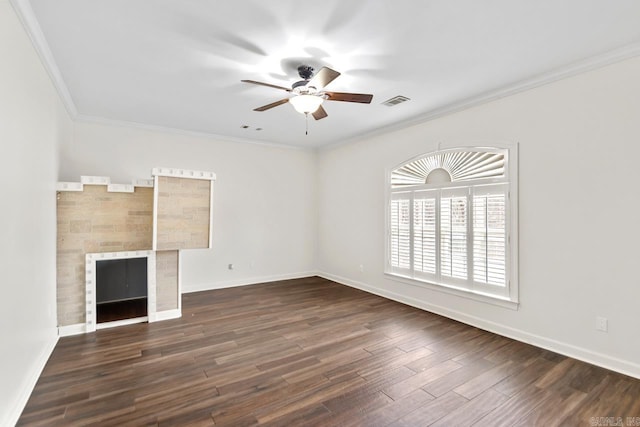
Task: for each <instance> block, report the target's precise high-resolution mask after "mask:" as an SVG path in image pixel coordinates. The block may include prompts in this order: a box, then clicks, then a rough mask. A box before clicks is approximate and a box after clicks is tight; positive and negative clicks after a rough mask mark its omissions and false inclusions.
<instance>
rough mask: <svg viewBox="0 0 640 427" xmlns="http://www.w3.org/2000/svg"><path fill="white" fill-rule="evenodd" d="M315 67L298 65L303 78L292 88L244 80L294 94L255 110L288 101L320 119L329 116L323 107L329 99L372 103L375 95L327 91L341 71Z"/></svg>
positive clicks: (299, 73)
mask: <svg viewBox="0 0 640 427" xmlns="http://www.w3.org/2000/svg"><path fill="white" fill-rule="evenodd" d="M313 72H314V68H313V67H311V66H309V65H301V66H299V67H298V75H300V78H301V79H302V80H300V81H297V82H295V83H294V84H293V85H292V86H291V89H289V88H286V87H283V86H278V85H273V84H271V83H262V82H257V81H255V80H242V82H244V83H252V84H255V85H261V86H267V87H272V88H275V89H282V90H285V91H287V92H290V93H292V94H293V96H291V97H289V98H284V99H281V100H280V101H276V102H272V103H271V104H267V105H263V106H262V107H258V108H255V109H254V110H253V111H266V110H269V109H271V108H273V107H277V106H278V105H282V104H286V103H287V102H288V103H290V104H291V105H293V108H295V109H296V111H298V112H300V113H302V114H304V115H309V114H311V115H312V116H313V118H314V119H316V120H320V119H324V118H325V117H327V112H326V111H325V109H324V108H322V103H323V102H324V101H325V100H327V101H343V102H358V103H361V104H369V103H371V99H372V98H373V95H368V94H363V93H348V92H329V91H325V90H324V87H325V86H326V85H328V84H329V83H331V82H332V81H333V80H335V79H336V78H337V77H338V76H339V75H340V73H339V72H337V71H335V70H332V69H331V68H328V67H322V68H321V69H320V71H318V72H317V73H315V75H314V73H313Z"/></svg>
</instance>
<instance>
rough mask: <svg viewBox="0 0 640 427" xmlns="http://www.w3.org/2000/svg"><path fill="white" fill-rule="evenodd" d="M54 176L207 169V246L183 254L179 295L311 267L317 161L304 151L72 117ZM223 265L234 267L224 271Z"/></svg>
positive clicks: (124, 179)
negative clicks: (210, 204)
mask: <svg viewBox="0 0 640 427" xmlns="http://www.w3.org/2000/svg"><path fill="white" fill-rule="evenodd" d="M74 133H75V136H74V140H73V143H71V144H66V145H65V146H64V147H63V149H62V153H61V159H60V180H61V181H79V180H80V176H81V175H100V176H109V177H111V182H115V183H130V182H131V180H132V179H136V178H150V176H151V175H150V174H151V169H152V168H153V167H174V168H183V169H195V170H204V171H212V172H215V173H216V175H217V180H216V182H215V184H214V208H213V227H214V231H213V248H212V249H208V250H187V251H183V252H182V286H183V292H189V291H194V290H203V289H214V288H219V287H225V286H231V285H237V284H248V283H256V282H261V281H268V280H274V279H280V278H288V277H300V276H304V275H308V274H313V272H314V271H315V242H316V214H317V209H316V162H315V161H316V159H315V153H314V152H313V151H310V150H301V149H291V148H282V147H275V146H265V145H256V144H247V143H238V142H230V141H223V140H215V139H212V138H206V137H201V136H191V135H183V134H178V133H170V132H158V131H154V130H146V129H140V128H135V127H129V126H118V125H110V124H96V123H83V122H77V123H76V124H75V126H74ZM228 264H234V269H233V270H229V269H228V268H227V267H228Z"/></svg>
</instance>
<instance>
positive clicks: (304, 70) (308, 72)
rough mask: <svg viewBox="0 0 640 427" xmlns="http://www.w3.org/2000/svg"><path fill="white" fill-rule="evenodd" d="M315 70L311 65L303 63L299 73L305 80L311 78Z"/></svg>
mask: <svg viewBox="0 0 640 427" xmlns="http://www.w3.org/2000/svg"><path fill="white" fill-rule="evenodd" d="M314 71H315V70H314V68H313V67H311V66H309V65H301V66H299V67H298V75H299V76H300V78H302V79H305V80H309V79H310V78H311V77H312V76H313V72H314Z"/></svg>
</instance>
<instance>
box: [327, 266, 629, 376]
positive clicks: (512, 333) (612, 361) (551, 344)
mask: <svg viewBox="0 0 640 427" xmlns="http://www.w3.org/2000/svg"><path fill="white" fill-rule="evenodd" d="M317 275H318V276H320V277H323V278H325V279H328V280H332V281H334V282H337V283H340V284H342V285H346V286H350V287H352V288H356V289H360V290H362V291H365V292H369V293H371V294H375V295H379V296H381V297H384V298H387V299H390V300H393V301H398V302H401V303H403V304H407V305H410V306H412V307H416V308H419V309H421V310H425V311H429V312H431V313H435V314H439V315H441V316H444V317H448V318H450V319H453V320H457V321H459V322H462V323H466V324H468V325H471V326H475V327H477V328H480V329H484V330H486V331H489V332H493V333H495V334H498V335H502V336H505V337H507V338H512V339H514V340H517V341H521V342H524V343H527V344H531V345H535V346H536V347H541V348H544V349H546V350H550V351H553V352H556V353H560V354H563V355H565V356H569V357H572V358H574V359H578V360H581V361H583V362H587V363H590V364H592V365H596V366H600V367H602V368H605V369H609V370H611V371H616V372H619V373H621V374H624V375H628V376H630V377H634V378H638V379H640V365H639V364H637V363H634V362H631V361H629V360H623V359H619V358H617V357H612V356H609V355H606V354H602V353H598V352H595V351H592V350H589V349H586V348H583V347H578V346H575V345H572V344H567V343H563V342H560V341H556V340H554V339H551V338H546V337H543V336H540V335H536V334H532V333H529V332H526V331H523V330H520V329H515V328H511V327H509V326H505V325H503V324H500V323H495V322H491V321H488V320H485V319H482V318H479V317H476V316H471V315H469V314H467V313H463V312H460V311H456V310H451V309H449V308H447V307H442V306H439V305H434V304H430V303H428V302H426V301H422V300H418V299H416V298H412V297H407V296H404V295H401V294H398V293H395V292H392V291H388V290H386V289H380V288H378V287H375V286H371V285H367V284H365V283H362V282H359V281H356V280H351V279H347V278H345V277H341V276H336V275H334V274H330V273H326V272H318V273H317Z"/></svg>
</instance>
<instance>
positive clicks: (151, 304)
mask: <svg viewBox="0 0 640 427" xmlns="http://www.w3.org/2000/svg"><path fill="white" fill-rule="evenodd" d="M155 267H156V262H155V252H154V251H129V252H109V253H93V254H87V255H86V330H87V332H90V331H95V330H96V329H101V328H107V327H112V326H120V325H126V324H131V323H139V322H146V321H153V320H155V314H156V280H155Z"/></svg>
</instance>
